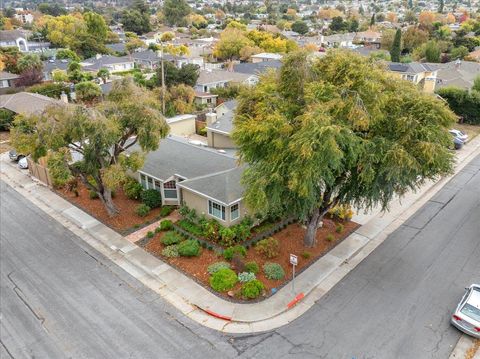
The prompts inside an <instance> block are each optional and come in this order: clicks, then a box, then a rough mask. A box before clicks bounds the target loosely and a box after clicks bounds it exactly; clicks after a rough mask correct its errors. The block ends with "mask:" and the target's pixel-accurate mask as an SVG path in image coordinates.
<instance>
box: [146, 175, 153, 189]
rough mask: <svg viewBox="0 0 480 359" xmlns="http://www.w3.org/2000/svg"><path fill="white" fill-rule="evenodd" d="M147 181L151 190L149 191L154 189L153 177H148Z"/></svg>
mask: <svg viewBox="0 0 480 359" xmlns="http://www.w3.org/2000/svg"><path fill="white" fill-rule="evenodd" d="M147 181H148V188H149V189H151V188H153V179H152V177H147Z"/></svg>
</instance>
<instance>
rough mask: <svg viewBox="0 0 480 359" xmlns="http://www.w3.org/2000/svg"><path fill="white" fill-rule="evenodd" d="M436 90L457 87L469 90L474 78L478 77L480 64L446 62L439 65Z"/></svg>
mask: <svg viewBox="0 0 480 359" xmlns="http://www.w3.org/2000/svg"><path fill="white" fill-rule="evenodd" d="M439 66H440V68H439V69H438V72H437V84H436V88H437V89H438V88H442V87H445V86H457V87H460V88H463V89H470V88H471V87H472V86H473V81H474V79H475V77H477V76H479V75H480V64H479V63H477V62H469V61H461V62H458V63H457V62H455V61H452V62H448V63H446V64H441V65H439Z"/></svg>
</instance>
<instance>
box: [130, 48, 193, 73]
mask: <svg viewBox="0 0 480 359" xmlns="http://www.w3.org/2000/svg"><path fill="white" fill-rule="evenodd" d="M132 59H133V61H134V62H135V64H136V65H137V66H139V67H142V68H147V69H150V70H154V69H156V68H157V67H159V66H160V65H161V62H162V57H161V56H160V52H155V51H152V50H145V51H137V52H134V53H133V54H132ZM163 61H168V62H171V63H172V64H174V65H175V66H177V67H181V66H182V65H183V64H184V63H185V59H184V58H183V57H181V56H175V55H171V54H166V53H165V54H163Z"/></svg>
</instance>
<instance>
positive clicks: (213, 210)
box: [208, 200, 225, 221]
mask: <svg viewBox="0 0 480 359" xmlns="http://www.w3.org/2000/svg"><path fill="white" fill-rule="evenodd" d="M208 214H209V215H211V216H214V217H216V218H218V219H221V220H222V221H224V220H225V207H224V206H222V205H221V204H218V203H216V202H213V201H210V200H209V201H208Z"/></svg>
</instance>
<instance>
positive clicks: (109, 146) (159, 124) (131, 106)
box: [12, 78, 168, 216]
mask: <svg viewBox="0 0 480 359" xmlns="http://www.w3.org/2000/svg"><path fill="white" fill-rule="evenodd" d="M157 106H158V101H156V99H155V98H154V97H153V94H152V93H150V92H149V91H147V90H145V89H142V88H140V87H138V86H136V85H135V84H134V83H133V82H132V80H131V79H129V78H125V79H123V80H121V81H117V82H115V83H114V84H113V88H112V91H111V92H110V93H109V95H108V99H107V101H105V102H102V103H100V104H99V105H97V106H96V107H90V108H86V107H84V106H74V105H63V104H62V105H53V106H49V107H47V109H45V111H44V112H42V113H40V114H33V115H30V116H17V118H16V120H15V126H14V128H13V129H12V143H13V145H14V147H15V148H16V149H17V150H18V151H20V152H22V153H30V154H31V155H32V157H33V159H34V160H38V159H39V158H40V157H43V156H47V158H48V167H49V171H50V175H51V176H52V179H53V181H54V182H55V184H57V185H63V184H66V183H67V182H69V181H71V180H72V178H80V180H81V181H82V182H83V183H84V184H85V186H87V188H88V189H90V190H91V191H94V192H95V193H97V195H98V196H99V198H100V200H101V201H102V202H103V204H104V206H105V208H106V210H107V211H108V213H109V214H110V215H112V216H113V215H115V214H116V213H118V210H117V208H116V207H115V205H114V203H113V200H112V190H115V189H116V188H117V187H118V186H119V185H120V184H121V183H122V182H123V181H124V180H125V179H126V171H128V170H130V171H135V170H137V169H139V168H140V167H141V166H142V164H143V153H144V152H148V151H152V150H155V149H157V148H158V145H159V140H160V139H161V138H163V137H165V136H166V135H167V133H168V125H167V124H166V122H165V120H164V119H163V117H162V115H161V114H160V111H159V110H158V108H157ZM134 145H138V148H137V149H135V150H134V148H133V146H134ZM126 150H129V151H130V153H129V155H128V156H126V155H125V151H126ZM71 151H76V152H77V153H79V154H80V155H81V156H82V159H81V160H79V161H76V162H72V161H71V155H70V153H71Z"/></svg>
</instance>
